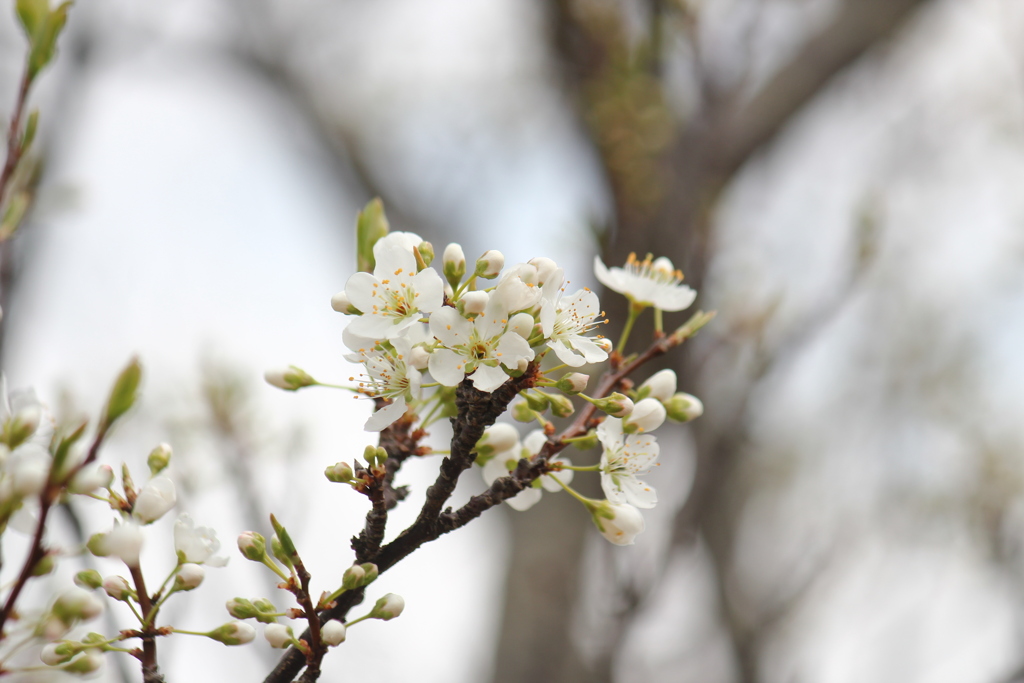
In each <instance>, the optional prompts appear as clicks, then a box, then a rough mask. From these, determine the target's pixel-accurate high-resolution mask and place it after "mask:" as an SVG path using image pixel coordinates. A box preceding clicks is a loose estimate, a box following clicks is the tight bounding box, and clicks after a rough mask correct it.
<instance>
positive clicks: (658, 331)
mask: <svg viewBox="0 0 1024 683" xmlns="http://www.w3.org/2000/svg"><path fill="white" fill-rule="evenodd" d="M654 334H655V335H656V336H658V337H660V336H661V335H662V334H664V322H663V321H662V310H661V309H660V308H655V309H654Z"/></svg>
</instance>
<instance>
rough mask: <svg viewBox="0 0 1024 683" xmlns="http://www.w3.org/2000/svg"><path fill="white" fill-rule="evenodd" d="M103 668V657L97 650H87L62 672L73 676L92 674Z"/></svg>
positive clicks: (64, 667) (69, 663)
mask: <svg viewBox="0 0 1024 683" xmlns="http://www.w3.org/2000/svg"><path fill="white" fill-rule="evenodd" d="M101 666H103V655H102V654H101V653H100V652H98V651H96V650H86V651H85V652H83V653H82V654H81V655H80V656H78V657H75V658H74V659H72V660H71V661H70V662H68V663H67V664H65V665H64V666H62V667H61V670H62V671H66V672H67V673H72V674H91V673H95V672H96V671H99V669H100V667H101Z"/></svg>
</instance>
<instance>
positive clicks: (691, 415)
mask: <svg viewBox="0 0 1024 683" xmlns="http://www.w3.org/2000/svg"><path fill="white" fill-rule="evenodd" d="M665 408H666V409H667V411H668V418H669V419H670V420H674V421H675V422H689V421H690V420H696V419H697V418H698V417H700V416H701V415H703V414H704V404H703V403H701V401H700V399H699V398H697V397H696V396H691V395H690V394H684V393H682V392H680V393H678V394H676V395H674V396H673V397H672V398H670V399H669V400H668V402H667V403H666V404H665Z"/></svg>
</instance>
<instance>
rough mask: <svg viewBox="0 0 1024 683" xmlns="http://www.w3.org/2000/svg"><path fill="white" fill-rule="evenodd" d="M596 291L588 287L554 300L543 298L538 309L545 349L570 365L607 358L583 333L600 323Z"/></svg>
mask: <svg viewBox="0 0 1024 683" xmlns="http://www.w3.org/2000/svg"><path fill="white" fill-rule="evenodd" d="M600 315H601V308H600V304H599V303H598V300H597V294H594V292H592V291H590V290H589V289H581V290H579V291H578V292H576V293H574V294H572V295H570V296H566V297H561V298H560V299H559V300H558V301H557V302H555V301H547V300H546V301H544V303H543V305H542V306H541V309H540V324H541V329H542V330H543V332H544V336H545V337H546V338H547V339H548V348H550V349H551V350H552V351H554V352H555V355H556V356H558V359H559V360H560V361H562V362H563V363H565V364H566V365H569V366H571V367H574V368H576V367H579V366H581V365H585V364H587V363H600V362H601V361H604V360H607V359H608V352H607V351H605V350H604V349H603V348H601V347H600V346H599V345H598V344H596V343H595V340H593V339H590V338H588V337H585V336H584V335H585V334H586V333H587V332H589V331H591V330H592V329H594V328H595V327H597V326H599V325H601V324H602V321H600V320H597V317H598V316H600Z"/></svg>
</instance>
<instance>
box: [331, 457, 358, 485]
mask: <svg viewBox="0 0 1024 683" xmlns="http://www.w3.org/2000/svg"><path fill="white" fill-rule="evenodd" d="M353 474H354V473H353V472H352V467H351V466H350V465H349V464H348V463H347V462H339V463H335V464H333V465H331V466H330V467H328V468H327V469H325V470H324V476H325V477H327V481H330V482H334V483H335V484H347V483H348V482H350V481H352V476H353Z"/></svg>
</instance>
